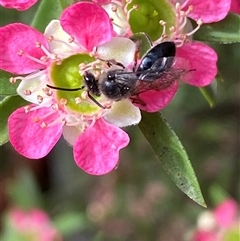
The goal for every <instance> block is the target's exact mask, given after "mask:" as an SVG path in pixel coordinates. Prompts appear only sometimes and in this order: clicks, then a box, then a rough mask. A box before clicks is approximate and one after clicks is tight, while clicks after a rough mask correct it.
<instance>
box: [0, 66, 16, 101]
mask: <svg viewBox="0 0 240 241" xmlns="http://www.w3.org/2000/svg"><path fill="white" fill-rule="evenodd" d="M12 76H13V75H12V74H10V73H8V72H5V71H2V70H0V95H3V96H10V95H17V91H16V89H17V87H18V85H19V83H20V82H18V83H16V84H11V83H10V82H9V79H10V77H12Z"/></svg>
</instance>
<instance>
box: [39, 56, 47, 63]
mask: <svg viewBox="0 0 240 241" xmlns="http://www.w3.org/2000/svg"><path fill="white" fill-rule="evenodd" d="M40 60H41V61H43V62H47V61H48V60H49V57H48V56H42V57H41V58H40Z"/></svg>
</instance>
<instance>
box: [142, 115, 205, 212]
mask: <svg viewBox="0 0 240 241" xmlns="http://www.w3.org/2000/svg"><path fill="white" fill-rule="evenodd" d="M139 128H140V129H141V131H142V132H143V134H144V136H145V137H146V139H147V140H148V142H149V143H150V145H151V147H152V149H153V151H154V152H155V154H156V155H157V157H158V158H159V160H160V162H161V164H162V166H163V168H164V169H165V171H166V172H167V173H168V174H169V176H170V177H171V178H172V180H173V181H174V182H175V184H176V185H177V186H178V187H179V188H180V189H181V190H182V191H183V192H184V193H185V194H186V195H187V196H188V197H190V198H191V199H192V200H193V201H195V202H196V203H198V204H199V205H201V206H203V207H206V204H205V201H204V199H203V196H202V193H201V190H200V187H199V184H198V181H197V178H196V175H195V172H194V170H193V168H192V165H191V162H190V160H189V158H188V155H187V153H186V151H185V149H184V147H183V146H182V144H181V142H180V140H179V138H178V137H177V135H176V134H175V132H174V131H173V130H172V129H171V127H170V126H169V124H168V123H167V122H166V120H164V119H163V118H162V117H161V115H160V113H153V114H150V113H146V112H142V121H141V122H140V124H139Z"/></svg>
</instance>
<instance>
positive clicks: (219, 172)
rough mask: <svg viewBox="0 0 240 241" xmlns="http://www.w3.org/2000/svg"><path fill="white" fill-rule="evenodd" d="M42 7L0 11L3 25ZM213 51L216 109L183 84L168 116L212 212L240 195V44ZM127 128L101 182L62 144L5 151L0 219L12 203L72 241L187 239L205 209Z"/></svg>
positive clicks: (23, 19)
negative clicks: (44, 151)
mask: <svg viewBox="0 0 240 241" xmlns="http://www.w3.org/2000/svg"><path fill="white" fill-rule="evenodd" d="M37 8H38V5H35V6H34V7H33V8H31V9H30V10H28V11H26V12H17V11H15V10H5V9H3V8H2V7H0V19H1V23H0V25H1V26H3V25H5V24H8V23H10V22H23V23H30V22H31V19H32V18H33V17H34V14H35V11H36V9H37ZM211 46H212V47H213V48H214V49H215V50H216V51H217V53H218V55H219V61H218V66H219V71H220V73H221V75H222V77H223V80H224V81H223V82H218V86H217V91H218V94H217V99H216V104H215V106H214V107H213V108H210V107H209V104H208V103H207V101H206V100H205V99H204V97H203V96H202V94H201V92H200V91H199V90H198V89H197V88H194V87H191V86H187V85H183V86H181V88H180V89H179V92H178V93H177V95H176V97H175V98H174V100H173V101H172V103H171V104H170V105H169V106H168V107H167V108H166V109H164V110H163V111H162V115H163V116H164V117H165V118H166V119H167V120H168V122H169V123H170V125H171V126H172V127H173V129H174V130H175V132H176V133H177V135H178V136H179V138H180V140H181V141H182V143H183V145H184V146H185V148H186V150H187V152H188V154H189V157H190V160H191V162H192V165H193V167H194V170H195V172H196V175H197V177H198V180H199V183H200V186H201V189H202V192H203V195H204V198H205V200H206V203H207V205H208V207H209V208H211V207H213V206H214V205H215V204H216V202H217V201H218V200H219V195H222V193H221V192H219V187H221V188H222V189H223V190H225V191H226V193H228V194H229V195H231V196H232V197H233V198H235V199H236V200H238V201H239V194H240V193H239V190H240V188H239V173H240V167H239V163H240V162H239V159H240V158H239V157H240V153H239V149H240V145H239V119H240V118H239V115H240V95H239V89H240V88H239V87H240V84H239V83H240V81H239V80H240V68H239V66H240V44H228V45H211ZM200 57H201V56H200ZM125 130H126V132H128V134H129V135H130V138H131V142H130V145H129V146H128V147H127V148H125V149H124V150H122V151H121V157H120V162H119V167H118V169H117V170H115V171H113V172H112V173H110V174H108V175H106V176H100V177H95V176H90V175H88V174H85V173H84V172H83V171H82V170H80V169H79V168H78V167H77V166H76V164H75V162H74V160H73V154H72V148H71V147H69V146H68V144H67V143H66V142H65V141H64V140H63V139H62V140H61V141H60V142H59V143H58V144H57V145H56V146H55V148H54V149H53V150H52V152H51V153H50V154H49V155H48V156H47V157H45V158H44V159H42V160H27V159H25V158H24V157H22V156H20V155H18V154H17V153H16V152H15V151H14V150H13V148H12V147H11V145H10V144H6V145H4V146H1V147H0V148H1V149H0V151H1V172H0V173H1V191H0V198H1V199H0V200H1V203H0V211H1V214H3V213H4V212H5V211H6V210H7V208H9V207H10V206H11V205H13V203H17V204H22V205H25V206H27V207H29V206H34V205H38V206H40V207H42V208H44V209H45V210H46V211H47V212H48V213H49V214H50V215H51V217H52V218H53V220H55V221H56V224H57V225H58V226H60V227H64V228H62V229H63V230H65V231H64V240H66V241H75V240H76V241H85V240H86V241H88V240H94V241H100V240H106V241H108V240H109V241H118V240H119V241H120V240H121V241H122V240H124V241H125V240H126V241H132V240H134V241H144V240H150V241H155V240H156V241H166V240H168V241H179V240H180V241H181V240H185V239H186V237H187V236H188V234H189V233H190V232H191V230H192V229H193V228H194V227H195V225H196V219H197V217H198V215H199V213H200V212H202V211H203V210H204V208H202V207H200V206H198V205H197V204H196V203H194V202H193V201H191V200H190V199H189V198H188V197H187V196H186V195H184V194H183V193H182V192H181V191H180V190H179V189H178V188H177V187H176V186H175V185H174V183H173V182H172V181H171V180H170V178H169V177H168V176H167V174H166V173H165V172H164V170H163V169H162V167H161V164H160V162H159V161H158V160H157V158H156V157H155V155H154V153H153V152H152V150H151V148H150V146H149V145H148V143H147V141H146V140H145V138H144V137H143V135H142V133H141V132H140V130H139V128H138V127H137V126H135V127H129V128H126V129H125ZM35 185H36V186H35Z"/></svg>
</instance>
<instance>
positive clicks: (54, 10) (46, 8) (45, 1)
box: [32, 0, 64, 32]
mask: <svg viewBox="0 0 240 241" xmlns="http://www.w3.org/2000/svg"><path fill="white" fill-rule="evenodd" d="M61 2H62V1H59V0H42V1H41V2H40V6H39V8H38V11H37V12H36V15H35V17H34V19H33V21H32V26H33V27H35V28H37V29H38V30H40V31H42V32H43V31H44V29H45V28H46V26H47V25H48V24H49V22H50V21H51V20H53V19H59V16H60V14H61V12H62V10H63V8H64V6H63V5H62V3H61Z"/></svg>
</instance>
